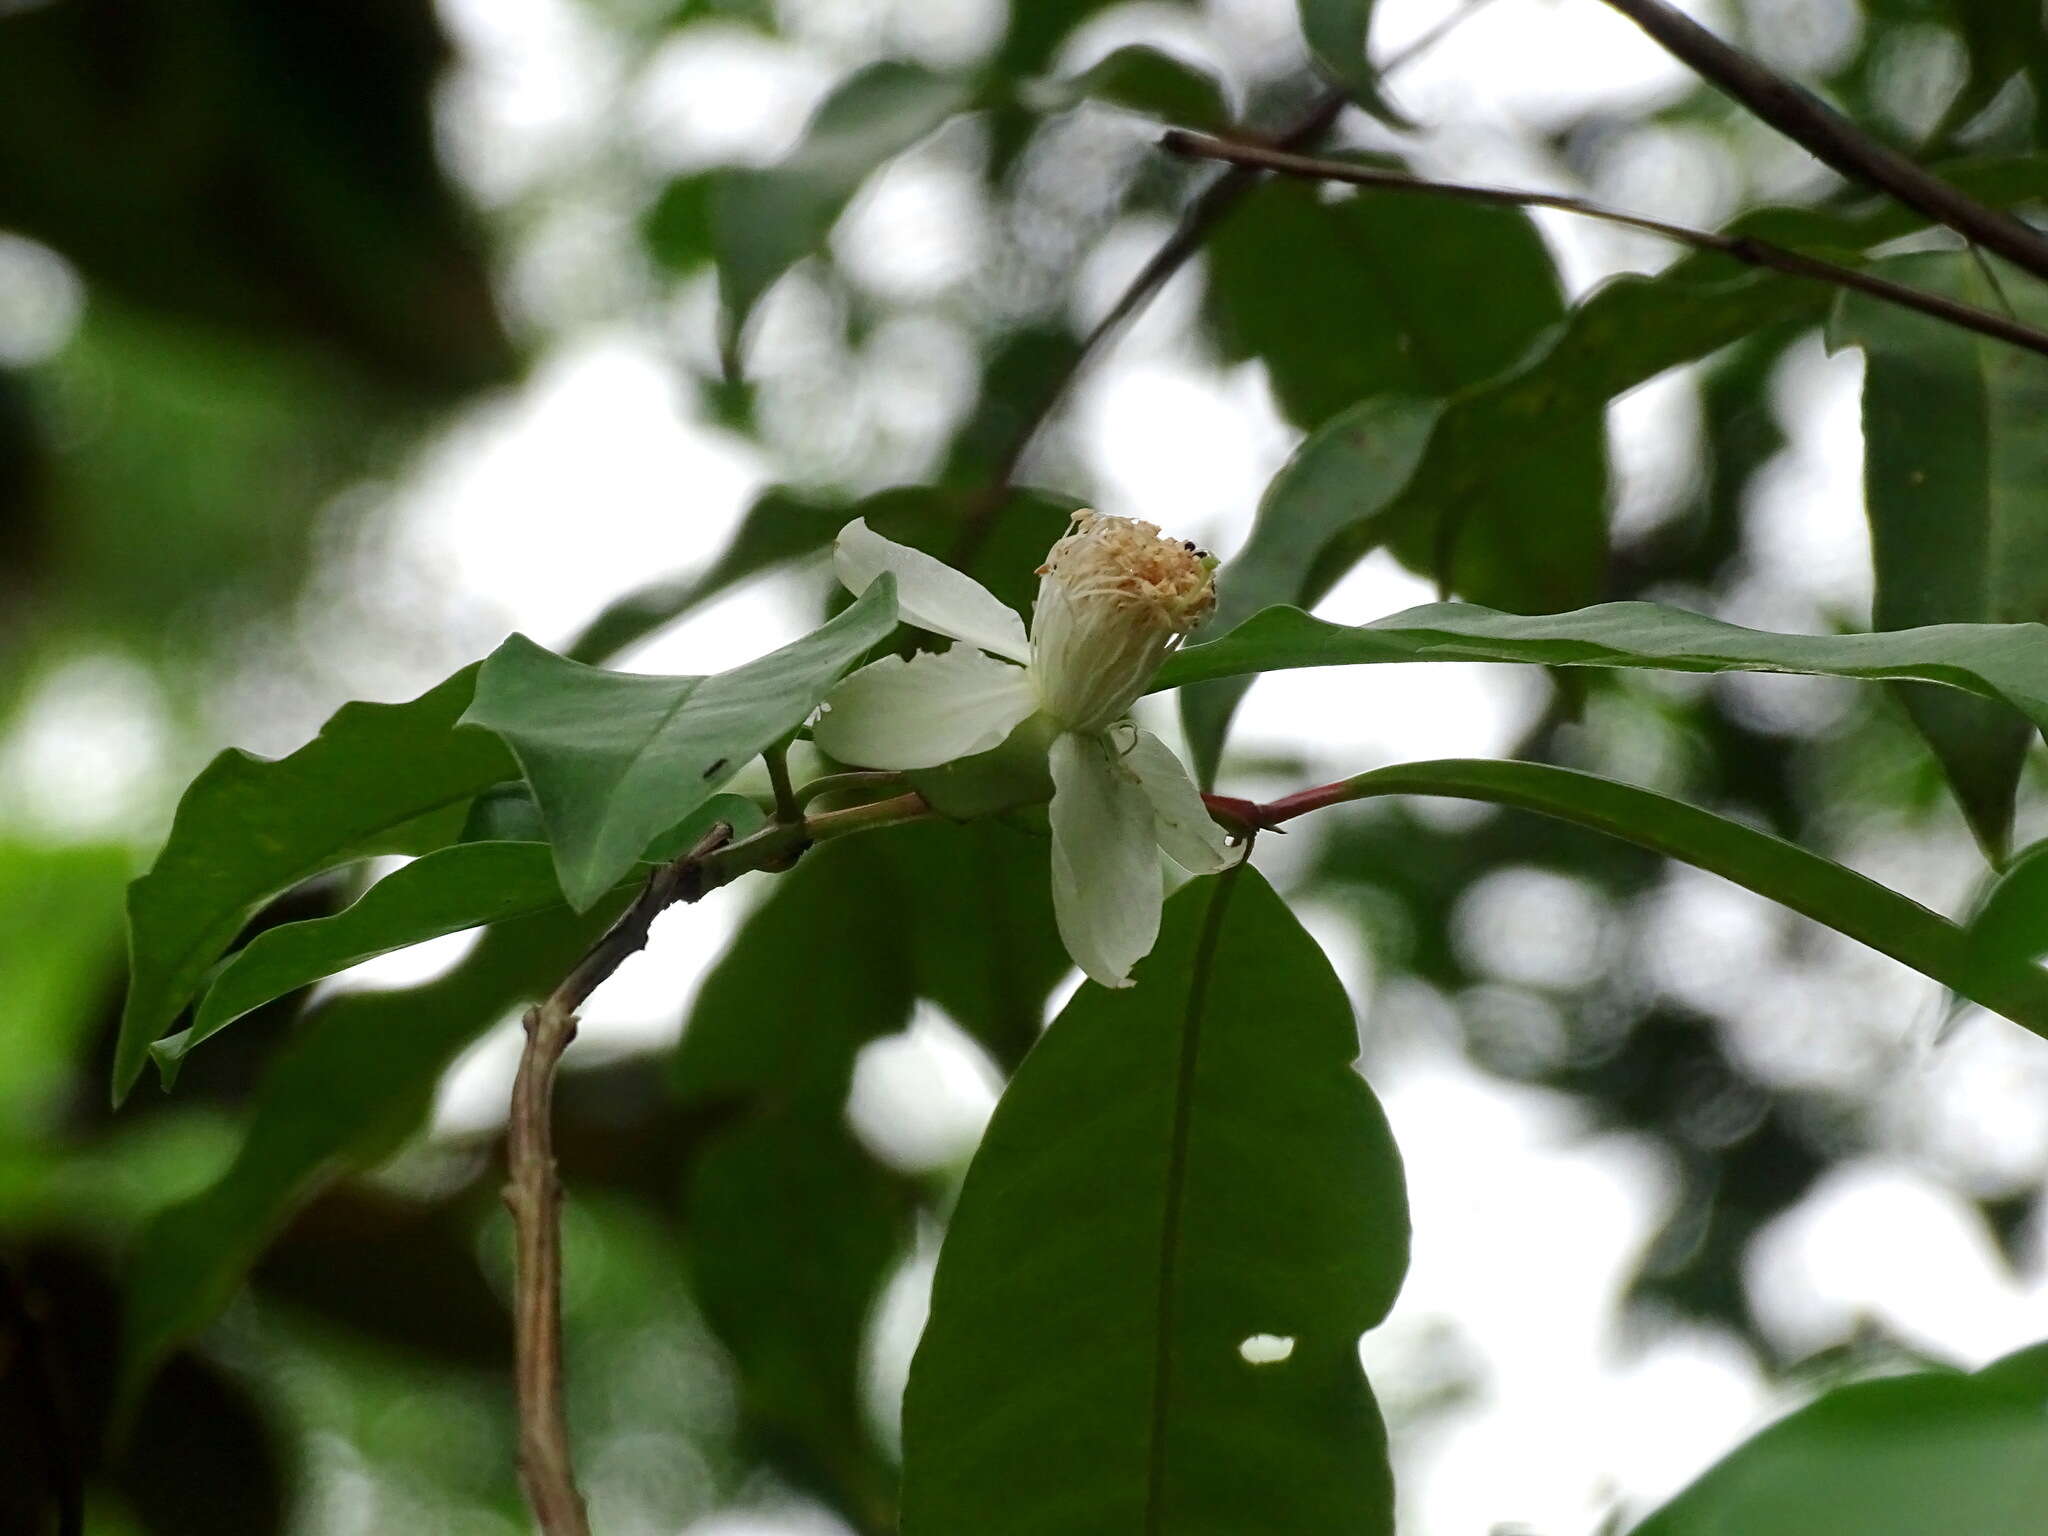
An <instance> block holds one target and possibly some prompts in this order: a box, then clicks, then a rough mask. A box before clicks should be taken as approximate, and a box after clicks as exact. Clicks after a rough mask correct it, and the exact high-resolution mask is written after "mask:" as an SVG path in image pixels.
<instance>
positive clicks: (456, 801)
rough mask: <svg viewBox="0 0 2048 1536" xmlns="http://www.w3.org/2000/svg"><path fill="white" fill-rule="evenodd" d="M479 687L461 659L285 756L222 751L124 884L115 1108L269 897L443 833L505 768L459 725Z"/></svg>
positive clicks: (426, 844)
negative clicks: (125, 965)
mask: <svg viewBox="0 0 2048 1536" xmlns="http://www.w3.org/2000/svg"><path fill="white" fill-rule="evenodd" d="M475 681H476V669H475V668H473V667H469V668H464V669H463V670H462V671H461V672H458V673H456V674H455V676H453V677H451V678H449V679H448V681H446V682H445V683H442V684H440V685H439V686H438V687H436V688H433V689H430V690H429V691H428V692H426V693H424V694H422V695H420V697H418V698H416V699H413V700H412V701H410V702H409V703H405V704H348V705H344V706H343V707H342V708H341V709H340V710H339V711H338V712H337V713H336V714H335V715H334V717H333V718H332V719H331V720H329V721H328V722H327V724H326V725H325V726H324V727H322V728H321V731H320V734H319V735H318V736H316V737H314V738H313V740H312V741H310V742H309V743H307V744H306V745H305V746H303V747H301V748H300V749H299V750H298V751H296V752H294V753H292V754H291V755H290V756H289V757H283V758H278V759H276V760H275V761H272V760H269V759H265V758H260V757H253V756H251V755H250V754H249V753H246V752H223V753H222V754H221V755H220V756H219V757H216V758H215V759H214V760H213V761H212V762H211V763H210V764H208V765H207V768H206V770H205V772H203V773H201V774H200V775H199V777H198V778H197V779H195V780H193V782H192V785H191V787H190V788H188V789H187V790H186V791H185V796H184V798H183V799H182V800H181V801H179V803H178V813H177V817H176V819H175V820H174V821H173V822H172V824H171V833H170V837H169V839H168V840H167V841H166V842H165V843H164V847H163V851H162V852H161V853H159V854H158V855H157V859H156V863H155V864H154V865H152V866H151V868H150V871H149V873H148V874H146V875H144V876H142V878H140V879H139V880H137V881H135V883H134V884H133V885H131V886H130V887H129V888H128V955H129V982H128V1000H127V1005H126V1007H125V1008H124V1009H123V1011H122V1014H121V1036H120V1042H119V1044H118V1045H117V1046H116V1047H115V1051H114V1097H115V1099H116V1101H117V1102H118V1101H119V1100H120V1099H121V1098H122V1097H123V1096H125V1095H126V1094H127V1092H128V1090H129V1089H130V1088H132V1087H133V1086H134V1085H135V1079H136V1077H137V1075H138V1074H140V1073H141V1071H142V1067H143V1063H144V1062H145V1061H147V1060H148V1059H149V1047H150V1043H151V1042H152V1041H154V1040H155V1039H156V1038H157V1036H159V1035H160V1034H162V1033H163V1032H164V1029H165V1027H166V1026H167V1025H169V1024H170V1023H171V1022H172V1021H173V1020H174V1019H176V1018H177V1016H178V1014H179V1012H180V1011H181V1010H182V1009H183V1008H184V1007H185V1005H186V1003H188V1002H189V1001H190V1000H191V998H192V996H193V994H194V993H195V992H197V991H198V990H199V987H200V985H201V984H202V982H203V981H204V980H205V977H206V973H207V971H208V970H209V969H211V968H212V966H213V963H214V962H215V961H216V960H218V959H219V958H220V956H221V954H222V953H223V952H224V951H225V950H226V949H227V947H228V946H229V945H230V944H232V943H233V942H234V939H235V935H236V934H237V933H239V932H240V931H241V929H242V925H243V924H244V923H246V922H248V920H249V919H250V917H252V916H253V915H254V914H255V912H256V911H257V909H258V908H259V907H261V906H262V905H263V903H264V902H266V901H268V900H269V899H270V898H271V897H273V896H275V895H277V894H278V893H279V892H281V891H284V890H287V889H289V888H290V887H291V886H294V885H296V884H298V883H299V882H300V881H301V880H304V879H306V878H308V877H309V876H312V875H316V874H318V873H319V872H320V871H321V870H323V869H329V868H332V867H333V866H334V865H336V864H340V863H344V862H346V861H348V860H350V859H357V858H362V857H365V856H366V855H369V854H374V853H418V852H421V851H424V849H426V848H431V847H437V846H439V845H440V844H442V843H445V842H447V841H449V840H450V839H451V838H452V837H453V836H454V835H455V830H456V828H457V827H458V826H459V825H460V824H461V815H462V805H463V802H465V801H466V800H468V799H469V797H470V796H472V795H474V794H476V793H477V792H478V791H479V790H481V789H484V788H486V787H487V786H489V785H491V784H493V783H495V782H497V781H498V780H500V779H503V778H506V777H508V776H509V775H510V774H511V772H512V769H513V765H512V760H511V758H510V757H509V756H507V754H506V752H505V749H504V748H503V747H502V746H500V745H499V744H498V742H496V741H495V740H493V739H492V738H491V737H489V736H487V735H485V734H484V733H483V732H481V731H462V730H457V729H455V726H456V723H457V721H458V718H459V717H460V716H461V714H462V712H463V710H464V709H465V708H467V707H468V705H469V703H470V697H471V693H472V691H473V689H474V686H475ZM444 823H445V824H444Z"/></svg>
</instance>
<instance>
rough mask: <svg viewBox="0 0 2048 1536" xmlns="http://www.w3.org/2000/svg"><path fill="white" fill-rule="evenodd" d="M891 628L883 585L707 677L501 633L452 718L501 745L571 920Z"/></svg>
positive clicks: (798, 718)
mask: <svg viewBox="0 0 2048 1536" xmlns="http://www.w3.org/2000/svg"><path fill="white" fill-rule="evenodd" d="M895 627H896V597H895V584H894V583H893V582H892V581H887V580H882V581H877V582H876V583H875V584H874V585H873V586H872V587H870V588H868V590H867V593H866V595H864V596H863V597H862V598H861V599H860V600H859V601H857V602H855V603H854V604H853V605H852V606H850V607H849V608H847V610H846V611H845V612H844V613H842V614H840V615H839V617H837V618H836V619H833V620H832V621H831V622H830V623H828V624H826V625H825V626H824V627H822V628H820V629H817V630H815V631H813V632H812V633H810V634H808V635H806V636H804V638H803V639H801V640H796V641H793V642H791V643H790V644H788V645H785V646H783V647H782V649H780V650H778V651H771V652H769V654H768V655H766V656H763V657H761V658H760V659H759V660H757V661H750V662H748V663H747V664H746V665H745V666H742V667H735V668H734V669H733V670H732V671H730V672H722V673H720V674H718V675H717V676H715V677H646V676H637V675H634V674H630V673H624V672H605V671H600V670H599V669H598V668H595V667H586V666H584V665H582V664H581V663H580V662H574V661H570V660H568V659H567V658H565V657H561V656H557V655H555V654H554V653H553V652H552V651H549V650H546V649H544V648H542V647H541V646H538V645H535V644H534V643H533V642H532V641H531V640H528V639H527V638H526V637H525V636H523V635H514V636H513V637H512V638H511V639H509V640H507V641H506V642H505V643H504V644H503V645H501V646H499V647H498V649H497V650H496V651H495V652H493V653H492V654H491V656H490V657H489V658H488V659H487V660H486V661H485V662H484V666H483V671H482V672H481V673H480V674H478V677H477V683H476V699H475V702H474V703H472V704H471V705H470V707H469V711H468V713H466V714H465V715H464V716H463V720H464V722H465V723H466V724H470V725H481V726H483V727H485V728H486V729H488V730H491V731H495V732H496V733H497V734H498V735H499V736H501V737H503V738H504V741H505V744H506V745H507V746H509V747H510V748H511V749H512V754H513V756H514V757H516V758H517V759H518V761H519V768H520V771H521V772H522V773H523V774H524V775H525V777H526V782H527V783H528V784H529V785H531V786H532V788H533V795H534V799H535V800H537V801H538V802H539V804H540V809H541V816H542V819H543V820H544V821H545V822H546V824H547V829H548V841H549V843H550V844H552V845H553V847H554V853H555V870H556V873H557V875H558V876H559V877H560V879H561V885H562V890H563V892H564V893H565V894H566V895H567V896H568V899H569V904H570V905H571V906H572V907H574V908H576V909H577V910H578V911H583V910H586V909H588V908H589V906H590V905H591V903H593V902H595V901H596V900H598V899H599V898H600V897H601V896H603V895H604V893H605V892H606V891H608V890H610V889H611V887H612V886H613V885H614V884H616V883H617V882H618V881H619V880H620V879H621V878H623V877H624V876H625V874H626V872H627V871H628V870H630V869H631V868H632V867H633V865H634V863H635V861H636V860H638V859H639V857H640V855H641V853H642V851H643V850H645V849H646V847H647V845H648V843H649V842H651V841H652V840H653V839H654V838H655V836H656V835H658V834H659V833H660V832H662V831H663V830H664V829H666V828H668V827H672V826H674V825H675V824H676V823H677V822H679V821H681V820H682V819H683V818H684V817H685V816H688V815H689V814H690V813H691V812H693V811H694V810H695V809H696V808H697V807H698V806H699V805H701V804H703V803H704V801H706V800H707V799H709V798H710V797H711V795H712V794H713V792H715V791H716V790H717V788H718V787H719V785H721V784H723V783H724V782H725V781H726V780H727V779H729V778H731V777H732V776H733V775H734V774H735V773H737V772H738V771H739V770H740V769H741V768H742V767H744V766H745V765H746V764H747V763H748V762H749V761H751V760H752V759H753V758H755V757H757V756H759V755H760V754H761V752H762V751H763V750H765V749H766V748H768V747H770V746H773V745H774V744H775V743H776V742H777V741H779V740H781V739H782V738H783V737H785V736H787V735H789V734H790V732H792V731H794V730H795V729H796V728H797V727H798V726H800V725H802V724H803V722H804V719H805V717H806V716H808V715H809V714H810V713H811V711H813V710H814V709H816V708H817V707H818V705H819V703H820V702H821V701H822V700H823V699H824V697H825V695H826V694H827V693H828V692H829V691H830V690H831V688H832V685H833V684H834V683H836V682H837V681H838V680H839V679H840V678H841V677H843V676H844V675H845V674H846V673H847V672H848V671H850V670H851V669H852V668H853V667H854V666H855V665H856V664H857V663H858V662H859V661H860V660H861V658H862V657H864V656H865V655H866V654H867V653H868V651H869V650H871V649H872V648H873V647H874V646H876V645H878V644H879V643H880V642H881V641H883V640H884V639H886V638H888V635H889V632H890V631H891V630H892V629H894V628H895Z"/></svg>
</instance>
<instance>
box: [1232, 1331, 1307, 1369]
mask: <svg viewBox="0 0 2048 1536" xmlns="http://www.w3.org/2000/svg"><path fill="white" fill-rule="evenodd" d="M1237 1352H1238V1354H1239V1355H1241V1356H1243V1357H1244V1362H1245V1364H1246V1365H1278V1364H1279V1363H1280V1362H1281V1361H1282V1360H1285V1359H1286V1358H1287V1357H1288V1356H1289V1355H1291V1354H1293V1353H1294V1340H1292V1339H1289V1338H1283V1337H1282V1336H1281V1335H1279V1334H1277V1333H1255V1334H1253V1335H1252V1336H1251V1337H1250V1338H1248V1339H1246V1340H1244V1341H1243V1342H1242V1343H1240V1344H1239V1345H1238V1346H1237Z"/></svg>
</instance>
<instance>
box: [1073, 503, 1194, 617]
mask: <svg viewBox="0 0 2048 1536" xmlns="http://www.w3.org/2000/svg"><path fill="white" fill-rule="evenodd" d="M1215 570H1216V558H1215V556H1213V555H1211V554H1210V553H1209V552H1208V551H1207V550H1203V549H1197V548H1196V547H1195V545H1194V541H1193V540H1191V539H1189V540H1181V539H1170V538H1168V537H1166V536H1165V535H1164V534H1162V533H1160V531H1159V528H1158V525H1157V524H1155V523H1142V522H1139V521H1138V520H1137V519H1136V518H1130V517H1105V516H1103V515H1102V514H1101V513H1100V512H1090V511H1085V510H1084V511H1080V512H1076V513H1075V514H1074V524H1073V527H1072V528H1070V529H1069V530H1068V531H1067V533H1066V535H1065V536H1064V537H1062V538H1061V539H1060V540H1059V542H1058V543H1056V544H1054V545H1053V547H1052V551H1051V553H1050V554H1048V555H1047V556H1046V557H1045V564H1043V565H1041V566H1040V567H1039V568H1038V574H1039V575H1041V576H1053V577H1057V578H1058V579H1059V581H1060V582H1061V583H1062V584H1064V585H1065V586H1066V588H1067V590H1068V592H1069V594H1070V595H1071V596H1072V597H1074V598H1076V599H1115V598H1121V599H1123V600H1125V601H1127V602H1131V603H1136V604H1140V605H1142V606H1144V607H1145V608H1147V609H1149V610H1150V613H1149V615H1148V616H1149V617H1151V618H1153V619H1155V620H1156V621H1157V622H1159V623H1160V624H1162V625H1163V626H1165V627H1166V628H1168V629H1170V630H1172V631H1174V632H1175V633H1176V635H1185V634H1187V633H1189V632H1190V631H1192V630H1194V629H1196V628H1199V627H1200V625H1201V624H1202V622H1203V621H1204V620H1205V619H1207V618H1208V617H1209V615H1210V614H1211V613H1212V612H1214V611H1215V607H1216V581H1215Z"/></svg>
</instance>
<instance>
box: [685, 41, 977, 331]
mask: <svg viewBox="0 0 2048 1536" xmlns="http://www.w3.org/2000/svg"><path fill="white" fill-rule="evenodd" d="M968 94H969V91H968V87H967V85H966V83H965V82H963V81H961V80H959V79H956V78H954V77H951V76H947V75H941V74H936V73H934V72H933V71H931V70H929V69H925V68H923V67H922V66H920V65H916V64H906V63H901V62H897V61H893V60H891V61H884V62H882V63H878V64H870V65H868V66H867V67H866V68H864V69H861V70H858V71H856V72H855V73H854V74H853V75H851V76H849V77H848V78H847V79H846V80H844V81H842V82H841V83H840V85H839V86H838V88H837V89H836V90H834V91H833V92H832V94H831V95H830V96H828V97H826V98H825V101H824V103H823V104H822V105H821V106H820V107H819V108H818V110H817V112H816V113H815V114H814V115H813V116H812V118H811V121H810V123H809V124H808V125H807V126H806V127H805V129H804V136H803V140H802V142H801V143H799V144H798V145H797V147H796V148H795V149H793V150H791V151H790V152H789V154H788V155H787V156H785V157H784V158H783V160H782V161H781V162H780V163H778V164H776V165H772V166H766V167H762V168H759V169H756V168H751V167H749V168H744V169H738V170H732V171H727V172H724V173H722V175H721V176H720V179H719V181H718V184H717V186H716V187H715V188H714V189H713V191H712V205H711V209H712V211H711V219H712V240H713V245H714V249H715V254H716V259H717V262H718V281H719V296H720V299H721V300H722V302H723V307H724V318H723V322H722V324H723V346H724V349H725V352H726V356H727V358H728V360H729V361H728V371H735V370H733V368H732V367H731V360H734V359H736V358H737V355H738V347H739V335H740V330H741V327H743V326H744V325H745V324H746V321H747V316H748V315H750V314H752V313H753V309H754V306H755V304H757V303H758V302H759V301H760V299H761V296H762V295H763V294H765V293H766V292H767V291H768V290H769V289H770V288H771V287H773V286H774V284H775V280H776V279H777V278H779V277H781V276H782V274H783V273H784V272H786V271H788V270H789V269H790V268H791V267H792V266H794V265H795V264H796V263H797V262H798V261H799V260H801V259H802V258H803V257H805V256H807V255H809V254H810V253H811V252H812V251H815V250H817V249H818V248H819V247H820V246H822V245H823V244H824V242H825V237H826V236H827V235H828V234H830V233H831V230H832V226H833V225H834V224H835V223H837V222H838V219H839V215H840V214H841V213H842V212H844V211H845V209H846V205H847V204H848V203H849V202H850V201H852V199H853V195H854V193H856V192H857V191H859V190H860V187H861V183H863V182H865V181H866V180H867V179H868V177H869V176H870V175H872V174H873V173H874V172H875V170H876V169H877V168H878V167H880V166H881V165H882V163H883V162H884V161H887V160H890V159H893V158H894V157H895V156H897V155H899V154H901V153H902V152H903V151H904V150H906V149H908V148H910V146H911V145H913V144H915V143H916V142H917V141H918V140H919V139H921V138H923V137H924V136H925V135H926V134H928V133H930V132H931V131H932V130H933V129H935V128H937V127H938V126H939V124H941V123H943V122H944V121H945V120H946V119H947V118H949V117H951V116H952V115H953V114H954V113H955V112H958V111H959V110H960V109H961V108H962V107H963V106H965V105H966V103H967V100H968Z"/></svg>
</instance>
